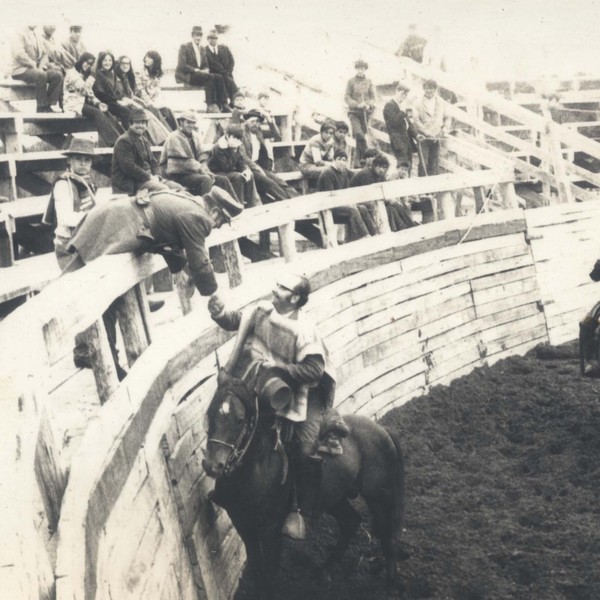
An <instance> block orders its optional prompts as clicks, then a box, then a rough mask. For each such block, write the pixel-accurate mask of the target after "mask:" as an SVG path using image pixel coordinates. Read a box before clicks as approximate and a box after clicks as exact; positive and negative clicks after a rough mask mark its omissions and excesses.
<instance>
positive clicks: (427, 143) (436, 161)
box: [419, 139, 440, 177]
mask: <svg viewBox="0 0 600 600" xmlns="http://www.w3.org/2000/svg"><path fill="white" fill-rule="evenodd" d="M419 144H420V147H421V154H420V157H419V159H421V158H422V159H423V160H419V177H423V176H425V175H437V174H438V171H439V165H440V142H439V140H428V139H425V140H422V141H420V142H419Z"/></svg>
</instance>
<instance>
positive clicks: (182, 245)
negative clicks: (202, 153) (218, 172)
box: [62, 188, 242, 379]
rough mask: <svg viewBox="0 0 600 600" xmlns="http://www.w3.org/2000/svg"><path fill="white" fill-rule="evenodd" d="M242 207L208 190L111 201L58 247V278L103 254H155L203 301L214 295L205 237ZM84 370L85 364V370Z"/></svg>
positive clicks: (112, 324)
mask: <svg viewBox="0 0 600 600" xmlns="http://www.w3.org/2000/svg"><path fill="white" fill-rule="evenodd" d="M241 211H242V205H241V204H240V203H239V202H237V201H236V200H235V199H234V198H232V197H231V196H230V195H229V194H228V193H227V192H225V191H223V190H220V189H218V188H214V189H213V190H211V191H210V192H209V193H208V194H206V195H205V196H203V197H200V198H196V197H194V196H190V195H188V194H187V193H186V194H178V193H176V192H173V191H171V190H168V191H159V192H150V193H148V192H147V191H145V190H142V191H140V192H138V194H137V195H136V197H128V196H116V197H114V198H112V199H111V200H109V201H108V202H105V203H103V204H100V205H98V206H96V207H94V208H92V209H91V210H89V211H88V212H87V213H86V214H85V217H84V218H83V219H82V220H81V222H80V224H79V226H78V227H77V229H76V230H75V232H74V234H73V236H72V237H71V239H70V240H68V241H67V242H66V243H65V244H64V250H65V252H66V253H67V254H68V257H69V258H68V261H65V263H64V264H63V267H62V271H63V273H69V272H71V271H75V270H77V269H80V268H81V267H83V266H84V265H86V264H87V263H89V262H91V261H92V260H94V259H96V258H98V257H100V256H104V255H106V254H121V253H124V252H135V253H138V254H141V253H143V252H153V253H156V254H161V255H162V256H163V257H164V259H165V262H166V263H167V266H168V267H169V270H170V271H171V272H172V273H178V272H179V271H181V270H182V269H184V267H185V268H186V270H187V271H188V272H189V274H190V276H191V280H192V282H193V284H194V285H195V286H196V288H197V289H198V291H199V292H200V294H201V295H203V296H210V295H211V294H214V293H215V292H216V291H217V281H216V279H215V275H214V272H213V269H212V265H211V263H210V259H209V256H208V250H207V248H206V238H207V237H208V236H209V235H210V232H211V231H212V230H213V228H219V227H221V226H222V225H223V224H224V223H227V222H229V221H230V220H231V219H232V218H233V217H235V216H237V215H238V214H240V213H241ZM111 313H112V311H111V310H110V307H109V310H107V312H106V313H105V317H106V315H110V317H109V319H108V322H107V319H106V318H105V324H106V330H107V336H108V341H109V344H110V347H111V352H112V354H113V358H114V360H115V364H116V365H117V375H118V376H119V379H122V378H123V377H124V376H125V371H124V370H123V369H122V368H121V367H120V365H119V362H118V355H117V351H116V318H115V316H114V313H113V314H111ZM86 366H87V365H86Z"/></svg>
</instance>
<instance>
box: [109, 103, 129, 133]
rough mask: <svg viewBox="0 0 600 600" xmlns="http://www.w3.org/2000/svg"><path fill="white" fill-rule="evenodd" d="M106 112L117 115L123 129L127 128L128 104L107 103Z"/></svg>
mask: <svg viewBox="0 0 600 600" xmlns="http://www.w3.org/2000/svg"><path fill="white" fill-rule="evenodd" d="M108 112H109V113H110V114H111V115H114V116H115V117H117V119H118V120H119V122H120V123H121V125H123V128H124V129H125V130H127V129H129V125H130V124H131V109H130V108H129V107H128V106H121V105H120V104H109V105H108Z"/></svg>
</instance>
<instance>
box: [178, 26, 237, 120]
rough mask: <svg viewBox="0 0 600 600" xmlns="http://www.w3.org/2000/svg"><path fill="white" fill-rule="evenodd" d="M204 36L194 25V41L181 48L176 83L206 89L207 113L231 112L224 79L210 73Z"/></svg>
mask: <svg viewBox="0 0 600 600" xmlns="http://www.w3.org/2000/svg"><path fill="white" fill-rule="evenodd" d="M202 35H203V33H202V27H200V26H199V25H194V27H193V28H192V41H191V42H188V43H187V44H182V45H181V46H180V48H179V54H178V56H177V68H176V70H175V81H177V83H185V84H187V85H191V86H197V87H202V88H204V93H205V94H206V106H207V112H210V113H212V112H214V113H218V112H231V109H230V108H229V106H227V92H226V91H225V82H224V81H223V77H222V76H221V75H219V74H218V73H210V71H209V67H208V61H207V59H206V48H204V47H203V46H201V43H202Z"/></svg>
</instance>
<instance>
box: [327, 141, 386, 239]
mask: <svg viewBox="0 0 600 600" xmlns="http://www.w3.org/2000/svg"><path fill="white" fill-rule="evenodd" d="M347 160H348V155H347V154H346V153H345V152H344V151H343V150H336V152H335V153H334V155H333V162H332V163H331V166H329V167H325V169H324V170H323V171H322V172H321V174H320V175H319V179H318V181H317V191H319V192H328V191H335V190H345V189H346V188H348V187H350V172H349V171H348V169H347V168H346V162H347ZM331 214H332V215H333V220H334V223H342V222H347V223H348V229H349V231H348V237H349V241H351V242H352V241H354V240H358V239H360V238H363V237H368V236H369V235H376V234H377V226H376V225H375V221H374V220H373V217H372V216H371V213H370V212H369V209H368V207H367V206H366V205H365V204H356V205H351V206H338V207H336V208H332V209H331Z"/></svg>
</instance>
